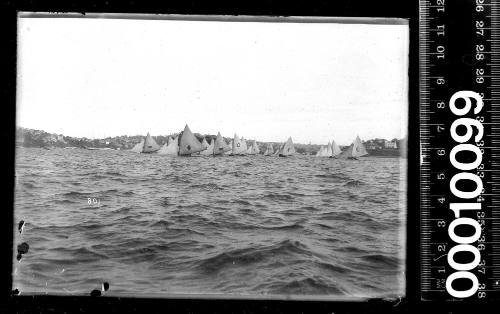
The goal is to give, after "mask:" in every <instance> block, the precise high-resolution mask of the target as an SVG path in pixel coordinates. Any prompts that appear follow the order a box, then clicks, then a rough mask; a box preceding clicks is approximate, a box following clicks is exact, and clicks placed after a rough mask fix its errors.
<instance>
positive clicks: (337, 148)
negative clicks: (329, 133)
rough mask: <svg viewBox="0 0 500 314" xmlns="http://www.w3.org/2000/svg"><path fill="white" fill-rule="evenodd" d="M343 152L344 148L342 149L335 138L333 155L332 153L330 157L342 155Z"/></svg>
mask: <svg viewBox="0 0 500 314" xmlns="http://www.w3.org/2000/svg"><path fill="white" fill-rule="evenodd" d="M341 153H342V150H341V149H340V147H339V146H338V145H337V143H335V141H334V140H332V155H330V156H328V157H330V158H335V157H337V156H338V155H340V154H341Z"/></svg>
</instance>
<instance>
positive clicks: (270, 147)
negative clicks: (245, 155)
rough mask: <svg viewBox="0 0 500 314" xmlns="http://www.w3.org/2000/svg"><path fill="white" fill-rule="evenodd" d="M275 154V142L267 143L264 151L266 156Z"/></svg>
mask: <svg viewBox="0 0 500 314" xmlns="http://www.w3.org/2000/svg"><path fill="white" fill-rule="evenodd" d="M272 154H274V149H273V144H271V143H267V146H266V151H265V152H264V156H270V155H272Z"/></svg>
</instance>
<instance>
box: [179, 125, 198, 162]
mask: <svg viewBox="0 0 500 314" xmlns="http://www.w3.org/2000/svg"><path fill="white" fill-rule="evenodd" d="M202 150H203V148H202V146H201V143H200V141H198V139H197V138H196V136H194V134H193V132H191V130H190V129H189V127H188V125H187V124H186V126H185V127H184V131H183V132H182V134H181V135H180V139H179V155H180V156H190V155H191V154H193V153H197V152H201V151H202Z"/></svg>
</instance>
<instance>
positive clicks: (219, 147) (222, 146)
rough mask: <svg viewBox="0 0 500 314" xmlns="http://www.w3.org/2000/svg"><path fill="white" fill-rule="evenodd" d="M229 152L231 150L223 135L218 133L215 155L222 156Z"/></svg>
mask: <svg viewBox="0 0 500 314" xmlns="http://www.w3.org/2000/svg"><path fill="white" fill-rule="evenodd" d="M229 150H230V148H229V146H228V145H227V143H226V141H224V138H223V137H222V135H220V132H219V133H217V138H216V139H215V144H214V155H222V154H224V153H225V152H227V151H229Z"/></svg>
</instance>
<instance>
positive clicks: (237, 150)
mask: <svg viewBox="0 0 500 314" xmlns="http://www.w3.org/2000/svg"><path fill="white" fill-rule="evenodd" d="M232 148H233V151H232V154H233V155H242V154H243V153H244V152H245V151H246V149H244V148H243V141H242V140H241V139H240V138H239V137H238V135H236V134H234V139H233V147H232Z"/></svg>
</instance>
